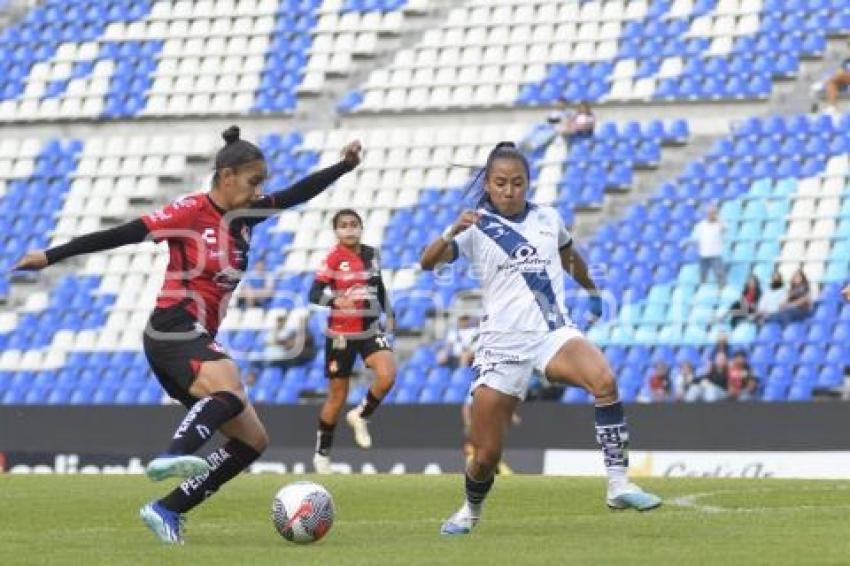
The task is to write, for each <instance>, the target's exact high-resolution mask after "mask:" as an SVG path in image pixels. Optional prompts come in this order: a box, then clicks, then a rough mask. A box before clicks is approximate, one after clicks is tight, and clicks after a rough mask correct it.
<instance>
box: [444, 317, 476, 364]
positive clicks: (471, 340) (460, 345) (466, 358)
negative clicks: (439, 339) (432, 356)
mask: <svg viewBox="0 0 850 566" xmlns="http://www.w3.org/2000/svg"><path fill="white" fill-rule="evenodd" d="M477 338H478V322H477V321H476V320H475V319H474V318H472V317H471V316H469V315H468V314H463V315H461V316H459V317H458V319H457V323H456V325H455V326H454V327H453V328H452V329H450V330H449V332H448V334H446V341H445V344H444V345H443V347H442V348H441V349H440V350H439V351H438V352H437V363H438V364H439V365H441V366H449V367H451V368H458V367H469V366H471V365H472V359H473V358H474V356H475V340H476V339H477Z"/></svg>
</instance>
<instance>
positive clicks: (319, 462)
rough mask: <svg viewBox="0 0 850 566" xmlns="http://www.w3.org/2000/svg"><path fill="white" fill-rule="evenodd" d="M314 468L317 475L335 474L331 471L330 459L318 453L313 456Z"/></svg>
mask: <svg viewBox="0 0 850 566" xmlns="http://www.w3.org/2000/svg"><path fill="white" fill-rule="evenodd" d="M313 468H314V469H315V470H316V473H317V474H321V475H327V474H332V473H333V470H331V459H330V457H328V456H323V455H322V454H319V453H318V452H316V453H315V454H313Z"/></svg>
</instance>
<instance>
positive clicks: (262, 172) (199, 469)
mask: <svg viewBox="0 0 850 566" xmlns="http://www.w3.org/2000/svg"><path fill="white" fill-rule="evenodd" d="M223 137H224V140H225V146H224V147H223V148H222V149H221V150H220V151H219V152H218V154H217V155H216V158H215V175H214V177H213V181H212V190H210V191H209V192H206V193H203V192H201V193H196V194H193V195H190V196H187V197H184V198H181V199H178V200H177V201H175V202H173V203H171V204H169V205H168V206H166V207H165V208H163V209H162V210H160V211H158V212H155V213H153V214H149V215H146V216H143V217H141V218H139V219H136V220H133V221H131V222H128V223H126V224H123V225H121V226H117V227H115V228H112V229H109V230H102V231H99V232H94V233H91V234H87V235H84V236H80V237H79V238H75V239H73V240H71V241H70V242H68V243H66V244H63V245H61V246H57V247H54V248H51V249H48V250H46V251H31V252H29V253H27V254H26V256H24V257H23V258H22V259H21V260H20V261H19V262H18V264H17V266H16V268H17V269H22V270H37V269H42V268H44V267H47V266H48V265H51V264H54V263H56V262H58V261H61V260H63V259H66V258H69V257H72V256H76V255H79V254H85V253H90V252H96V251H102V250H107V249H111V248H117V247H119V246H123V245H126V244H132V243H138V242H141V241H143V240H145V239H148V238H151V239H153V240H155V241H158V242H159V241H166V242H168V250H169V255H170V258H169V263H168V269H167V271H166V274H165V281H164V283H163V285H162V290H161V291H160V293H159V297H158V298H157V303H156V308H155V309H154V311H153V314H152V315H151V317H150V321H149V323H148V326H147V328H146V329H145V334H144V349H145V355H146V356H147V358H148V362H149V363H150V366H151V369H152V370H153V372H154V374H155V375H156V377H157V379H158V380H159V382H160V383H161V384H162V387H163V389H165V391H166V392H167V393H168V394H169V395H170V396H171V397H173V398H174V399H176V400H178V401H180V402H181V403H182V404H183V405H185V406H186V408H187V409H189V413H188V414H187V415H186V417H185V418H184V419H183V421H182V422H181V423H180V426H178V427H177V430H176V432H175V433H174V436H173V438H172V441H171V445H170V446H169V447H168V449H167V450H166V452H164V453H163V454H161V455H160V456H158V457H157V458H155V459H154V460H152V461H151V462H150V463H149V464H148V466H147V468H146V472H147V475H148V477H150V478H151V479H153V480H156V481H159V480H162V479H165V478H167V477H174V476H176V477H180V478H184V481H183V483H181V484H180V486H179V487H177V488H176V489H175V490H174V491H172V492H171V493H170V494H168V495H167V496H165V497H164V498H162V499H159V500H156V501H153V502H151V503H149V504H147V505H145V506H144V507H142V509H141V512H140V513H141V517H142V519H143V520H144V522H145V523H146V524H147V525H148V527H150V528H151V530H152V531H153V532H154V533H155V534H156V535H157V536H158V537H159V538H160V539H161V540H162V541H163V542H167V543H182V542H183V532H182V530H183V520H184V519H183V514H184V513H186V512H187V511H189V510H190V509H192V508H193V507H195V506H196V505H198V504H199V503H201V501H203V500H204V499H205V498H206V497H207V496H209V495H211V494H212V493H214V492H215V491H216V490H218V488H219V487H220V486H221V485H222V484H224V483H225V482H227V481H228V480H230V479H232V478H233V477H235V476H236V475H238V474H239V473H240V472H241V471H242V470H244V469H246V468H247V467H248V466H249V465H250V464H251V462H253V461H254V460H256V459H257V458H258V457H259V456H260V454H261V453H262V452H263V451H264V450H265V448H266V446H267V444H268V436H267V435H266V431H265V428H264V427H263V425H262V423H261V422H260V420H259V418H258V417H257V413H256V412H255V411H254V407H253V406H252V405H251V403H250V401H249V400H248V398H247V396H246V395H245V389H244V387H243V386H242V382H241V381H240V379H239V370H238V368H237V366H236V364H235V363H234V362H233V360H231V359H230V357H229V356H228V354H227V352H225V351H224V349H223V348H222V347H221V346H220V345H219V344H218V343H216V342H215V334H216V331H217V330H218V327H219V324H220V323H221V320H222V318H223V317H224V314H225V310H226V308H227V303H228V300H229V298H230V295H231V294H232V293H233V290H234V289H235V288H236V286H237V285H238V284H239V281H240V279H241V277H242V274H243V272H244V271H245V267H246V266H247V264H248V252H249V245H250V238H251V228H252V227H253V226H255V225H256V224H258V223H259V222H262V221H263V220H265V219H266V218H269V217H270V216H272V215H274V214H275V213H277V212H279V211H280V210H283V209H285V208H289V207H292V206H295V205H297V204H300V203H303V202H305V201H307V200H309V199H311V198H312V197H314V196H316V195H318V194H319V193H320V192H322V191H323V190H324V189H325V188H327V187H328V186H329V185H331V184H332V183H333V182H334V181H336V180H337V179H338V178H339V177H340V176H342V175H343V174H345V173H346V172H348V171H351V170H352V169H353V168H354V167H356V166H357V165H358V164H359V163H360V149H361V148H360V143H359V142H352V143H350V144H348V145H346V146H345V148H343V150H342V160H341V161H340V162H339V163H337V164H336V165H332V166H330V167H327V168H325V169H322V170H320V171H317V172H316V173H313V174H312V175H309V176H307V177H305V178H304V179H302V180H300V181H298V182H297V183H295V184H294V185H292V186H291V187H289V188H288V189H285V190H282V191H279V192H275V193H270V194H262V192H261V190H262V186H263V182H264V181H265V180H266V177H267V175H268V173H267V169H266V161H265V158H264V156H263V154H262V152H261V151H260V150H259V148H257V147H256V146H255V145H254V144H252V143H250V142H247V141H244V140H240V139H239V128H237V127H236V126H232V127H230V128H229V129H228V130H227V131H225V132H224V135H223ZM216 431H219V432H221V433H222V434H223V435H224V436H226V437H227V438H228V439H229V440H228V441H227V442H226V443H225V444H224V445H223V446H221V447H219V448H218V449H216V450H215V451H213V452H212V453H211V454H209V455H208V456H207V457H206V458H200V457H198V456H194V455H193V454H194V453H195V452H196V451H197V450H198V449H199V448H200V447H201V446H202V445H203V444H204V443H205V442H206V441H207V440H208V439H209V438H210V437H211V436H212V435H213V434H214V433H215V432H216Z"/></svg>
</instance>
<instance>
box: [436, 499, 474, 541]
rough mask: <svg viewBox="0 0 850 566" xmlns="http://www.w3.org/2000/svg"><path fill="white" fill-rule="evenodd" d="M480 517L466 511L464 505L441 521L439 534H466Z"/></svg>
mask: <svg viewBox="0 0 850 566" xmlns="http://www.w3.org/2000/svg"><path fill="white" fill-rule="evenodd" d="M479 520H480V517H473V516H472V515H470V514H469V513H468V512H467V509H466V506H464V507H463V508H462V509H461V510H460V511H458V512H457V513H455V514H454V515H452V516H451V517H449V518H448V519H446V520H445V521H443V525H442V526H441V527H440V534H441V535H447V536H455V535H468V534H469V533H471V532H472V529H473V528H474V527H475V525H477V524H478V521H479Z"/></svg>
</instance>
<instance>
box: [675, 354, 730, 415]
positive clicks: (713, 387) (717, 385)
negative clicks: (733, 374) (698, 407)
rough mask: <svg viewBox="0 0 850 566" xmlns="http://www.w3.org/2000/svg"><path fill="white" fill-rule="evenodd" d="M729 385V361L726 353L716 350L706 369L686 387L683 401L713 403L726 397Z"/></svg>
mask: <svg viewBox="0 0 850 566" xmlns="http://www.w3.org/2000/svg"><path fill="white" fill-rule="evenodd" d="M728 387H729V363H728V358H727V357H726V354H725V353H723V352H722V351H721V352H717V353H716V354H714V360H713V361H712V362H711V364H710V365H709V366H708V371H706V372H705V373H704V374H702V375H700V376H699V377H698V378H697V382H696V383H695V384H694V385H693V386H692V387H690V388H689V389H688V392H687V393H686V394H685V401H688V402H689V403H692V402H695V401H705V402H708V403H713V402H715V401H721V400H723V399H725V398H726V395H727V393H726V391H727V389H728Z"/></svg>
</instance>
